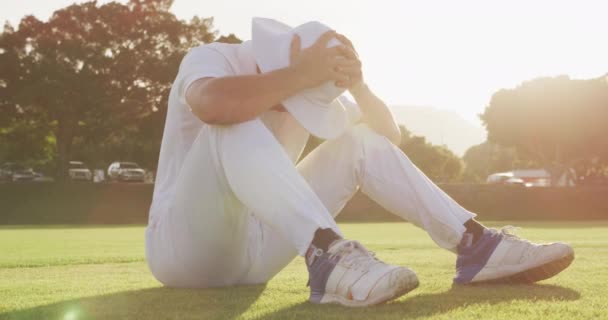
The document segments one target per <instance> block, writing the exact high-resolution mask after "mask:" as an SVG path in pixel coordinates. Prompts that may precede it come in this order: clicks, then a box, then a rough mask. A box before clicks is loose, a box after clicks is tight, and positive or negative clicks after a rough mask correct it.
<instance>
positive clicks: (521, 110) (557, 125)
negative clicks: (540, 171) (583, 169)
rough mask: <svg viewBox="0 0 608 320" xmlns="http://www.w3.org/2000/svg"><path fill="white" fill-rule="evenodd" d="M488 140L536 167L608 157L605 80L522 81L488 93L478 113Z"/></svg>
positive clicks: (604, 161)
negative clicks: (486, 100)
mask: <svg viewBox="0 0 608 320" xmlns="http://www.w3.org/2000/svg"><path fill="white" fill-rule="evenodd" d="M481 119H482V120H483V122H484V124H485V126H486V128H487V130H488V141H490V142H493V143H497V144H500V145H503V146H506V147H514V148H515V149H516V150H517V152H518V154H519V156H520V158H522V159H526V160H529V161H532V162H535V163H537V164H538V165H540V166H541V167H544V168H551V167H553V166H562V167H563V166H566V167H571V166H574V165H576V164H577V163H579V162H581V161H588V160H590V159H595V160H596V161H597V160H599V161H600V162H602V163H606V161H607V160H608V140H607V139H606V137H607V136H608V82H607V81H606V78H605V77H601V78H598V79H591V80H574V79H570V78H569V77H567V76H559V77H554V78H539V79H535V80H532V81H526V82H524V83H522V84H521V85H519V86H518V87H516V88H514V89H503V90H500V91H498V92H496V93H495V94H494V96H493V97H492V99H491V101H490V104H489V105H488V106H487V107H486V109H485V112H484V113H483V114H482V115H481Z"/></svg>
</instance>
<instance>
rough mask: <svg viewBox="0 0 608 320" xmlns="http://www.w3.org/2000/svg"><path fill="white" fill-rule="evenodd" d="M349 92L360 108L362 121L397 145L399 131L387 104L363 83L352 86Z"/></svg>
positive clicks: (399, 138) (399, 140) (399, 137)
mask: <svg viewBox="0 0 608 320" xmlns="http://www.w3.org/2000/svg"><path fill="white" fill-rule="evenodd" d="M350 92H351V94H352V95H353V97H354V98H355V101H356V102H357V104H358V105H359V107H360V108H361V113H362V114H363V116H362V121H363V122H365V123H367V125H368V126H370V128H371V129H372V130H374V131H375V132H376V133H378V134H380V135H382V136H385V137H387V138H388V139H389V140H390V141H391V142H392V143H393V144H395V145H396V146H399V144H400V143H401V131H400V130H399V125H398V124H397V122H395V118H394V117H393V114H392V113H391V111H390V109H389V108H388V106H387V105H386V104H385V103H384V102H383V101H382V100H381V99H380V98H378V97H377V96H376V95H375V94H374V93H373V92H372V91H371V90H370V89H369V88H368V87H367V85H365V84H360V85H358V86H357V87H355V88H352V89H351V90H350Z"/></svg>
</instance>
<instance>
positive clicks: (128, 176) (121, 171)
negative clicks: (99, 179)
mask: <svg viewBox="0 0 608 320" xmlns="http://www.w3.org/2000/svg"><path fill="white" fill-rule="evenodd" d="M145 176H146V171H145V170H144V169H142V168H141V167H140V166H139V165H138V164H137V163H135V162H121V161H116V162H113V163H112V164H111V165H110V167H108V177H109V179H110V180H114V181H116V180H118V181H138V182H144V179H145Z"/></svg>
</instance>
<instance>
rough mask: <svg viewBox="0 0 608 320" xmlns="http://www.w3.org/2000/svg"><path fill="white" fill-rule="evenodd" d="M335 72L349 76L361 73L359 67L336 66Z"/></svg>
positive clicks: (356, 75)
mask: <svg viewBox="0 0 608 320" xmlns="http://www.w3.org/2000/svg"><path fill="white" fill-rule="evenodd" d="M336 72H339V73H341V74H344V75H347V76H349V77H350V78H354V77H358V76H360V75H361V68H359V67H336Z"/></svg>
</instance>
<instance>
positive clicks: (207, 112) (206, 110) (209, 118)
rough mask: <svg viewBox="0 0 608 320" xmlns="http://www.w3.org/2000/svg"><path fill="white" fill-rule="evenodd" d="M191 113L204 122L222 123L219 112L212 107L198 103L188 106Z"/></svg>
mask: <svg viewBox="0 0 608 320" xmlns="http://www.w3.org/2000/svg"><path fill="white" fill-rule="evenodd" d="M190 110H191V111H192V113H193V114H194V115H195V116H196V117H197V118H199V120H201V121H202V122H204V123H206V124H222V121H221V116H220V114H219V112H217V110H216V109H215V108H213V107H210V106H207V105H205V104H198V105H195V106H192V107H191V108H190Z"/></svg>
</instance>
